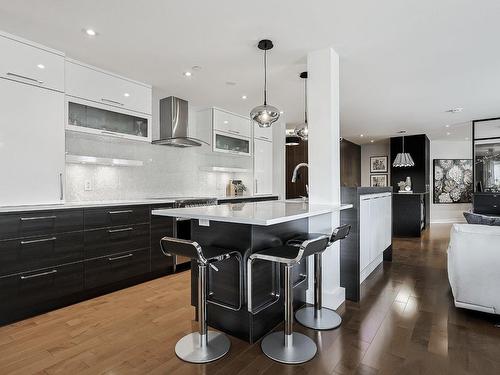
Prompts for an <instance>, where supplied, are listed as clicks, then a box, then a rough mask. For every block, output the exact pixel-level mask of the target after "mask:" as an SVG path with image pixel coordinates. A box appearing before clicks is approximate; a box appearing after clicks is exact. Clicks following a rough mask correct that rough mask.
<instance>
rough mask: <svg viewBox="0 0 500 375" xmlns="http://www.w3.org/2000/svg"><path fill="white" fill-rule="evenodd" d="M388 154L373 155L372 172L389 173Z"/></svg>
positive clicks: (371, 161) (371, 160)
mask: <svg viewBox="0 0 500 375" xmlns="http://www.w3.org/2000/svg"><path fill="white" fill-rule="evenodd" d="M387 159H388V158H387V156H371V157H370V173H384V172H385V173H387V172H388V171H389V169H388V166H387Z"/></svg>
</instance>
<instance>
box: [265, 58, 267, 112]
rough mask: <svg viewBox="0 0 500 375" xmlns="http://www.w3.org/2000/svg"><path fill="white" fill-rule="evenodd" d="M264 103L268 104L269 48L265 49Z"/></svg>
mask: <svg viewBox="0 0 500 375" xmlns="http://www.w3.org/2000/svg"><path fill="white" fill-rule="evenodd" d="M264 105H267V50H264Z"/></svg>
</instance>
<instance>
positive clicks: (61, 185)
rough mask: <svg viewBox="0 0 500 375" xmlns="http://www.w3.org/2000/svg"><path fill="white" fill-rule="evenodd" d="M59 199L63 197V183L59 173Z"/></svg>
mask: <svg viewBox="0 0 500 375" xmlns="http://www.w3.org/2000/svg"><path fill="white" fill-rule="evenodd" d="M59 192H60V194H59V199H60V200H63V199H64V184H63V174H62V173H59Z"/></svg>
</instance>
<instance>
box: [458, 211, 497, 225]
mask: <svg viewBox="0 0 500 375" xmlns="http://www.w3.org/2000/svg"><path fill="white" fill-rule="evenodd" d="M464 217H465V220H466V221H467V223H468V224H479V225H491V221H492V220H491V218H490V217H489V216H485V215H481V214H475V213H473V212H468V211H465V212H464Z"/></svg>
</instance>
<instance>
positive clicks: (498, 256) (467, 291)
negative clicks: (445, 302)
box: [448, 224, 500, 314]
mask: <svg viewBox="0 0 500 375" xmlns="http://www.w3.org/2000/svg"><path fill="white" fill-rule="evenodd" d="M448 279H449V281H450V285H451V290H452V292H453V297H454V299H455V306H456V307H462V308H465V309H472V310H478V311H483V312H487V313H492V314H500V226H488V225H477V224H453V227H452V229H451V233H450V244H449V246H448Z"/></svg>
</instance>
